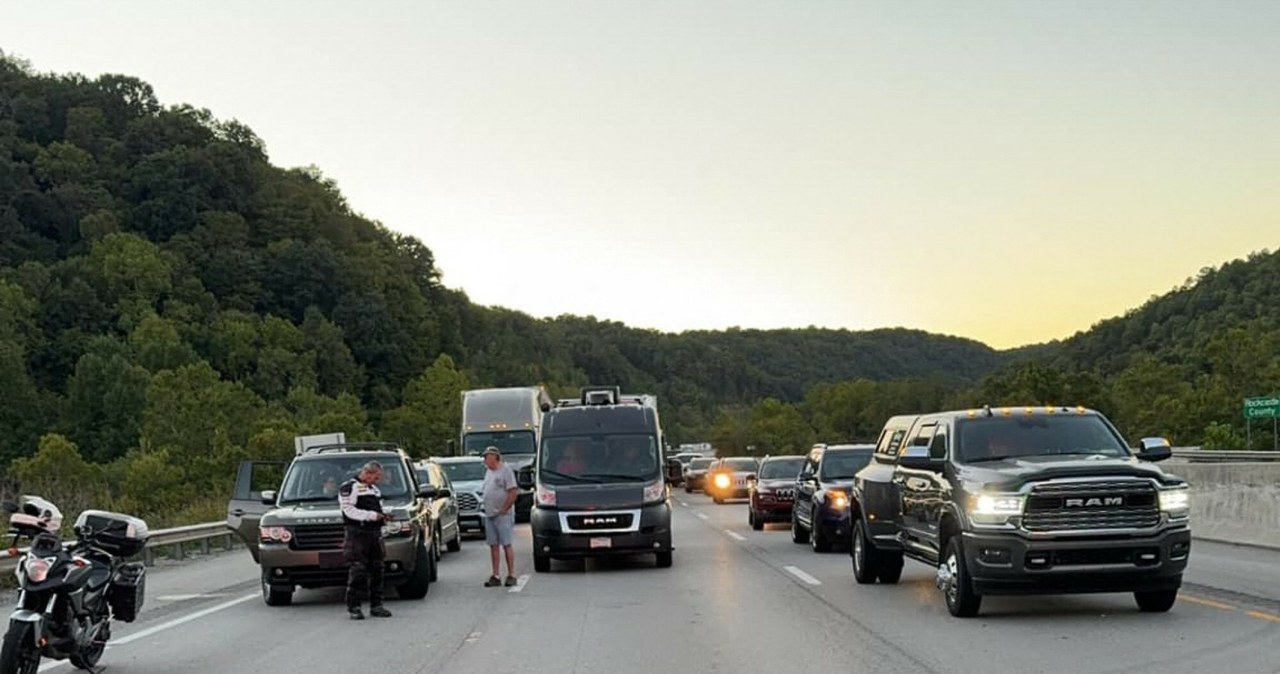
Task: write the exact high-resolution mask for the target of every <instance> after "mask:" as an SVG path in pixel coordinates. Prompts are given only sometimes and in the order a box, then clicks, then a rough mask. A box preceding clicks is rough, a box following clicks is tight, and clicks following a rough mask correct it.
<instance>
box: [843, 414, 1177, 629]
mask: <svg viewBox="0 0 1280 674" xmlns="http://www.w3.org/2000/svg"><path fill="white" fill-rule="evenodd" d="M1171 455H1172V451H1171V450H1170V448H1169V443H1168V441H1166V440H1164V439H1163V438H1144V439H1143V440H1142V441H1141V443H1140V449H1139V450H1138V451H1137V452H1134V451H1132V450H1130V449H1129V447H1128V445H1127V443H1126V442H1125V441H1124V438H1123V436H1121V435H1120V432H1119V431H1117V430H1116V428H1115V427H1114V426H1113V425H1112V424H1111V422H1110V421H1109V420H1107V418H1106V417H1104V416H1103V415H1102V414H1100V413H1098V412H1095V411H1093V410H1089V409H1085V408H1083V407H1079V408H1066V407H1006V408H1000V409H992V408H989V407H987V408H983V409H980V410H961V411H952V412H942V413H938V414H926V415H922V416H910V417H894V418H892V419H890V420H889V423H888V424H886V425H885V428H884V430H883V431H882V432H881V434H880V442H879V444H878V445H877V450H876V456H875V460H874V461H873V462H872V463H871V464H870V465H868V466H867V467H866V468H864V469H863V470H862V471H860V472H859V473H858V478H857V487H856V489H855V490H854V493H853V495H852V500H853V504H852V509H853V515H854V516H853V523H854V530H853V533H852V534H851V536H852V541H853V549H852V551H851V554H852V557H853V560H852V561H853V571H854V577H855V578H856V579H857V581H858V582H859V583H873V582H875V581H876V580H877V579H879V580H880V581H881V582H884V583H895V582H897V581H898V578H899V575H900V574H901V569H902V559H903V557H904V556H906V557H910V558H912V559H915V560H917V561H919V562H922V563H925V564H928V565H929V566H932V567H934V568H935V569H937V577H936V581H935V582H936V583H937V585H938V587H939V588H940V589H941V590H942V594H943V599H944V601H945V602H946V605H947V610H949V611H950V612H951V614H952V615H954V616H957V617H969V616H974V615H977V613H978V610H979V608H980V606H981V603H982V598H983V597H984V596H986V595H999V594H1060V593H1090V592H1132V593H1133V595H1134V599H1135V600H1136V602H1137V604H1138V608H1139V610H1141V611H1146V612H1163V611H1168V610H1169V609H1170V608H1172V607H1173V604H1174V602H1175V601H1176V600H1177V596H1178V589H1179V588H1180V587H1181V585H1182V573H1183V571H1184V570H1185V569H1186V566H1187V560H1188V558H1189V556H1190V553H1191V527H1190V516H1189V513H1190V504H1189V499H1188V486H1187V483H1186V482H1185V481H1184V480H1182V479H1181V478H1179V477H1177V476H1174V475H1171V474H1169V473H1166V472H1164V471H1162V470H1160V468H1159V467H1158V466H1154V465H1152V464H1151V463H1150V462H1155V461H1163V460H1165V459H1167V458H1169V457H1170V456H1171Z"/></svg>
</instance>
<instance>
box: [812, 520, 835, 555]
mask: <svg viewBox="0 0 1280 674" xmlns="http://www.w3.org/2000/svg"><path fill="white" fill-rule="evenodd" d="M809 544H810V546H812V547H813V551H814V552H831V538H830V537H828V536H827V532H825V531H823V530H822V525H821V524H818V525H816V526H811V527H809Z"/></svg>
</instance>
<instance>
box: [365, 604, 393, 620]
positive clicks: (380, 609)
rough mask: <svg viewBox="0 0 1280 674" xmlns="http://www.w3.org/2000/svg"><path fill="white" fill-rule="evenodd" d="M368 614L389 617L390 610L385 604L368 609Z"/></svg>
mask: <svg viewBox="0 0 1280 674" xmlns="http://www.w3.org/2000/svg"><path fill="white" fill-rule="evenodd" d="M369 615H371V616H373V617H375V618H390V617H391V611H388V610H387V607H385V606H374V607H372V608H370V609H369Z"/></svg>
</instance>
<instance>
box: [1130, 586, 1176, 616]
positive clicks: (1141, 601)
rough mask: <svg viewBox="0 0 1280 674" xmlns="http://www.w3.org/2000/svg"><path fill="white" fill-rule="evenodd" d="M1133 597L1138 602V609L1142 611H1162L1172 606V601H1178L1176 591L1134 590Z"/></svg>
mask: <svg viewBox="0 0 1280 674" xmlns="http://www.w3.org/2000/svg"><path fill="white" fill-rule="evenodd" d="M1133 598H1134V599H1135V600H1137V602H1138V610H1139V611H1142V612H1143V613H1164V612H1165V611H1168V610H1169V609H1171V608H1173V603H1174V602H1176V601H1178V591H1177V590H1156V591H1154V592H1134V593H1133Z"/></svg>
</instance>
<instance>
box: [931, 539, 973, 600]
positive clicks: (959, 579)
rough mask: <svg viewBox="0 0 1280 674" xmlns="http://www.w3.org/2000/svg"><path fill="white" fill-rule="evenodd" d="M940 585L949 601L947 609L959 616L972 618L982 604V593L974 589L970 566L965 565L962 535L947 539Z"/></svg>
mask: <svg viewBox="0 0 1280 674" xmlns="http://www.w3.org/2000/svg"><path fill="white" fill-rule="evenodd" d="M938 587H939V588H941V589H942V596H943V598H944V599H945V600H946V602H947V610H948V611H950V612H951V615H953V616H955V617H957V618H972V617H973V616H976V615H978V609H979V608H981V606H982V595H980V594H978V593H976V592H974V591H973V581H972V580H970V579H969V568H968V567H967V566H965V562H964V550H963V548H962V547H961V545H960V536H959V535H955V536H952V537H951V539H950V540H948V541H947V551H946V552H945V553H944V554H943V556H942V563H940V564H938Z"/></svg>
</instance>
